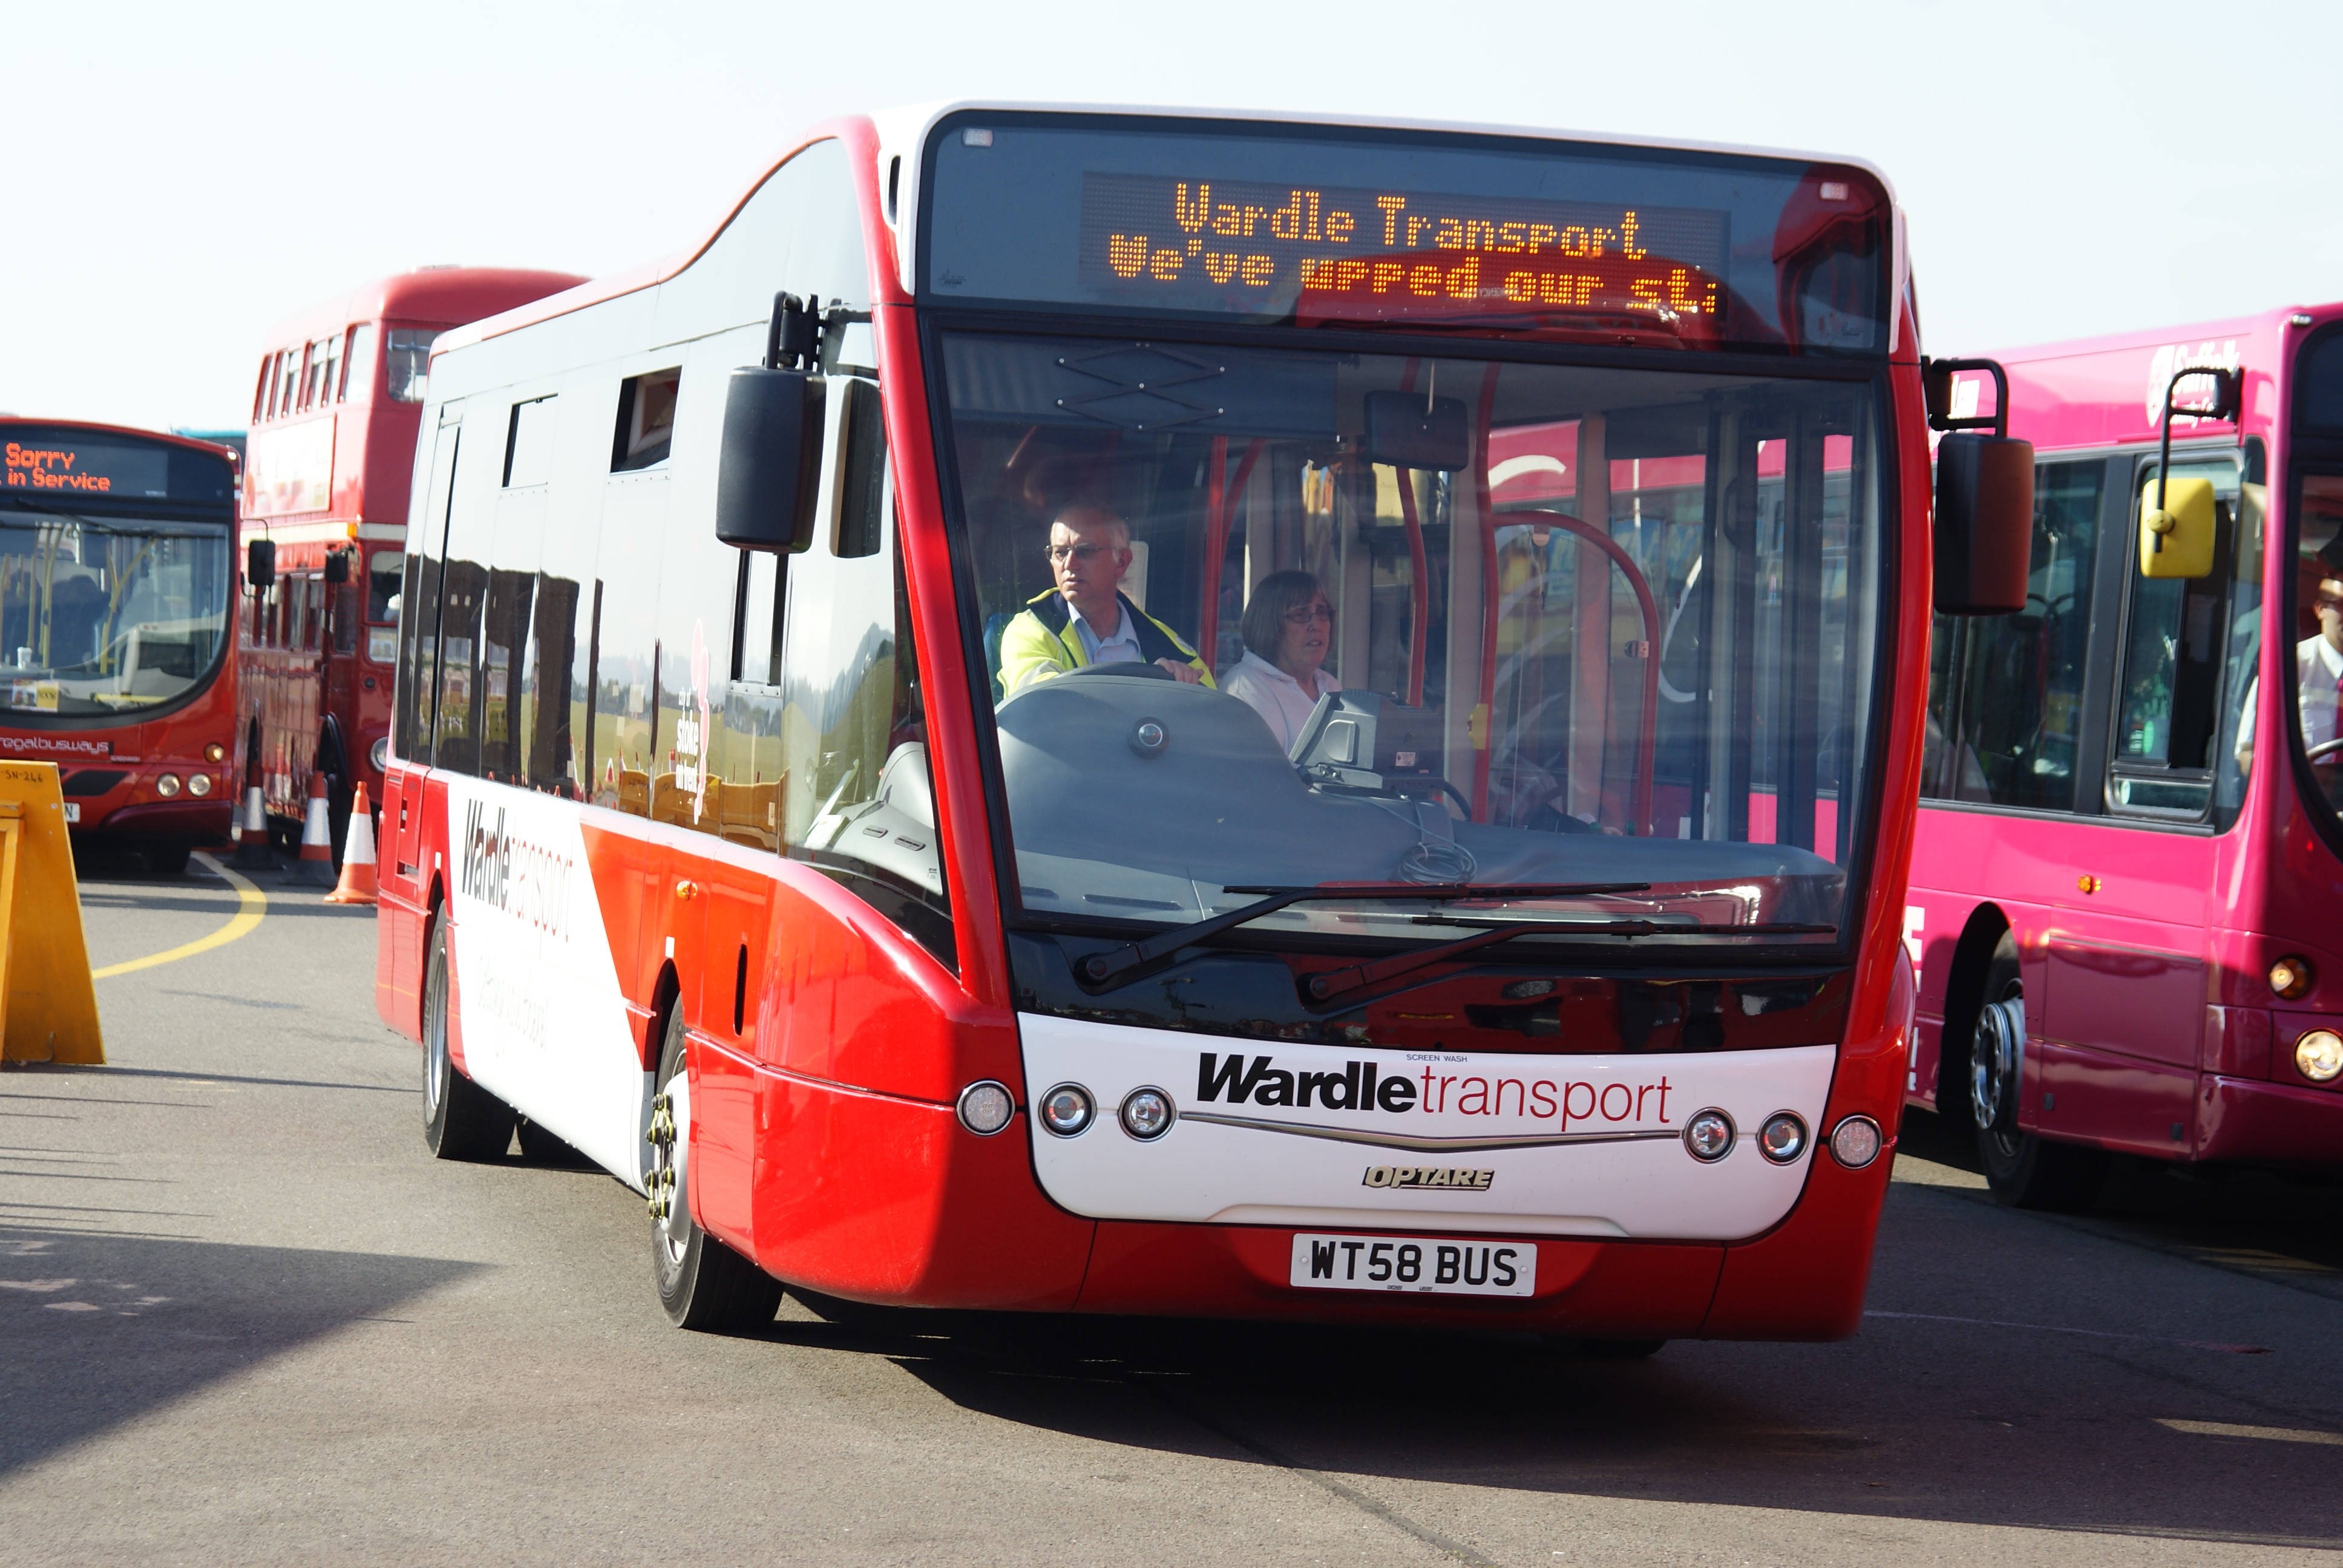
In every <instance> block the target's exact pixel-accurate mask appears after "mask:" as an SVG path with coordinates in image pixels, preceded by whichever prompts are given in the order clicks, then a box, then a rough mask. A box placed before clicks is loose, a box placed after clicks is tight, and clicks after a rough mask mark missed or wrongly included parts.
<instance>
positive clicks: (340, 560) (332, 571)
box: [326, 550, 351, 584]
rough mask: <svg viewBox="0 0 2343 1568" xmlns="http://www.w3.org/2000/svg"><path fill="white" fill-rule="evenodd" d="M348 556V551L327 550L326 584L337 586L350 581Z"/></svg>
mask: <svg viewBox="0 0 2343 1568" xmlns="http://www.w3.org/2000/svg"><path fill="white" fill-rule="evenodd" d="M350 554H351V552H350V551H348V550H329V551H327V554H326V580H327V582H329V583H337V584H338V583H346V582H347V581H349V580H350Z"/></svg>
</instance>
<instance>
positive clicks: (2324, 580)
mask: <svg viewBox="0 0 2343 1568" xmlns="http://www.w3.org/2000/svg"><path fill="white" fill-rule="evenodd" d="M2330 548H2332V547H2330ZM2320 564H2321V566H2322V567H2323V568H2325V569H2324V570H2323V571H2321V573H2320V575H2319V578H2318V587H2317V588H2315V589H2314V590H2313V592H2312V598H2311V603H2312V605H2313V606H2314V607H2315V608H2316V609H2317V611H2318V635H2317V636H2316V637H2307V638H2303V639H2302V640H2301V641H2300V642H2298V643H2297V644H2295V648H2294V669H2295V681H2296V689H2297V690H2298V694H2299V700H2300V703H2301V711H2302V744H2303V746H2304V747H2305V748H2306V749H2311V748H2316V747H2318V746H2321V745H2324V744H2325V743H2327V742H2328V741H2330V740H2334V739H2337V738H2338V736H2343V722H2338V721H2343V572H2338V570H2337V569H2336V568H2335V567H2334V566H2333V565H2332V564H2331V563H2329V562H2327V561H2325V560H2324V559H2323V558H2322V560H2321V562H2320ZM2259 694H2260V682H2259V681H2258V680H2257V681H2255V682H2253V683H2251V684H2249V685H2248V686H2247V688H2246V710H2245V712H2244V714H2243V715H2241V716H2240V717H2239V719H2238V720H2237V767H2238V768H2239V769H2244V770H2250V769H2251V768H2252V767H2253V760H2254V703H2255V699H2256V698H2257V697H2258V696H2259ZM2312 765H2313V766H2314V767H2316V768H2317V769H2318V779H2319V782H2320V783H2321V784H2323V785H2324V786H2325V787H2326V789H2327V795H2328V799H2338V798H2343V751H2330V752H2328V754H2327V755H2326V756H2324V757H2319V758H2315V759H2313V761H2312Z"/></svg>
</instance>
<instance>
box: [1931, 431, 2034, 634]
mask: <svg viewBox="0 0 2343 1568" xmlns="http://www.w3.org/2000/svg"><path fill="white" fill-rule="evenodd" d="M2033 548H2034V443H2033V442H2031V441H2020V440H2017V439H2016V438H2014V437H2008V436H1985V435H1978V434H1976V433H1975V432H1973V431H1966V430H1964V431H1957V432H1956V433H1954V434H1952V435H1949V436H1946V437H1945V438H1944V439H1943V440H1942V441H1940V442H1938V443H1937V444H1936V613H1937V614H1938V615H2014V614H2016V612H2017V611H2019V610H2021V609H2024V608H2026V577H2027V571H2028V568H2029V566H2030V564H2031V563H2030V561H2029V559H2028V558H2029V556H2030V555H2031V554H2032V551H2033Z"/></svg>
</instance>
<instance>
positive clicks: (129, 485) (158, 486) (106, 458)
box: [0, 441, 171, 496]
mask: <svg viewBox="0 0 2343 1568" xmlns="http://www.w3.org/2000/svg"><path fill="white" fill-rule="evenodd" d="M0 456H5V459H6V462H5V467H0V475H5V478H0V485H5V487H6V488H8V489H11V490H53V491H55V492H57V493H58V494H60V495H74V494H81V495H93V496H164V495H168V494H169V493H170V467H171V463H170V458H169V457H167V456H166V455H165V454H164V453H162V452H159V451H156V450H154V449H152V448H140V447H115V446H106V445H102V444H99V443H96V442H90V441H77V442H73V443H70V444H64V443H60V444H57V445H54V446H52V445H48V444H46V443H44V444H40V445H35V444H34V443H32V442H29V441H10V442H8V443H7V444H6V445H5V447H0Z"/></svg>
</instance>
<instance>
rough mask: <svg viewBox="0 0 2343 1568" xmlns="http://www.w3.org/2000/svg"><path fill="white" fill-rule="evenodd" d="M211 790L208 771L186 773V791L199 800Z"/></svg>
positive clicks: (210, 779) (210, 777)
mask: <svg viewBox="0 0 2343 1568" xmlns="http://www.w3.org/2000/svg"><path fill="white" fill-rule="evenodd" d="M211 792H212V776H211V775H210V774H208V773H190V774H188V775H187V793H188V794H190V795H193V796H194V797H195V798H196V799H198V800H200V799H203V798H204V797H205V796H206V795H208V794H210V793H211Z"/></svg>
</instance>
